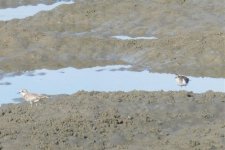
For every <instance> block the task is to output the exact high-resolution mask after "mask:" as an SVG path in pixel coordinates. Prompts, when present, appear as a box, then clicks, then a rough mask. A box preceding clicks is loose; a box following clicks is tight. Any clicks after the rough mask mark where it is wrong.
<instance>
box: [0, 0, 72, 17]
mask: <svg viewBox="0 0 225 150" xmlns="http://www.w3.org/2000/svg"><path fill="white" fill-rule="evenodd" d="M72 3H74V1H68V0H67V1H66V0H64V1H56V3H54V4H52V5H44V4H38V5H35V6H32V5H27V6H19V7H17V8H6V9H0V20H1V21H8V20H12V19H24V18H26V17H29V16H33V15H35V14H37V13H39V12H41V11H49V10H52V9H54V8H56V7H57V6H59V5H63V4H72Z"/></svg>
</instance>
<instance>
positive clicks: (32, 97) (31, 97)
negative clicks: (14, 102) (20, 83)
mask: <svg viewBox="0 0 225 150" xmlns="http://www.w3.org/2000/svg"><path fill="white" fill-rule="evenodd" d="M19 93H20V95H21V96H22V97H23V99H24V100H25V101H27V102H30V104H31V107H32V104H33V103H36V102H39V101H40V100H41V99H46V98H49V97H48V96H45V95H41V94H36V93H30V92H28V90H26V89H22V90H20V91H19Z"/></svg>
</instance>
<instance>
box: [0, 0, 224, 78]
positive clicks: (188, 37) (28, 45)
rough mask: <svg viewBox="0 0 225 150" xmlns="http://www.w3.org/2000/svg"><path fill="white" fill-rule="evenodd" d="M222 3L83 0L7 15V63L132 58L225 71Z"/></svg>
mask: <svg viewBox="0 0 225 150" xmlns="http://www.w3.org/2000/svg"><path fill="white" fill-rule="evenodd" d="M220 3H223V2H219V1H214V2H211V1H210V2H207V1H206V2H204V3H203V2H199V3H198V4H196V2H192V1H185V2H184V3H181V1H178V0H172V1H168V2H166V1H165V0H161V1H153V2H151V3H149V1H147V0H141V1H139V2H138V3H137V2H136V1H134V0H125V1H122V2H118V3H115V1H114V0H109V1H105V2H102V1H99V0H94V1H92V2H86V1H83V0H80V1H76V2H75V3H74V4H71V5H63V6H60V7H58V8H56V9H54V10H52V11H50V12H41V13H39V14H37V15H35V16H33V17H28V18H27V19H23V20H12V21H7V22H1V23H0V48H1V52H0V56H1V57H0V62H1V63H0V69H1V70H3V71H7V72H12V71H24V70H34V69H40V68H62V67H68V66H72V67H93V66H96V65H105V64H131V65H134V66H138V67H139V68H148V69H150V70H152V71H153V72H167V73H179V74H185V75H191V76H208V77H225V71H224V68H225V66H224V64H225V59H224V58H225V48H224V43H225V35H224V30H225V29H224V28H223V27H224V25H225V22H224V21H221V17H222V14H223V13H222V10H224V9H225V8H224V7H225V5H222V4H220ZM215 6H216V7H218V9H213V8H214V7H215ZM199 7H200V8H202V9H199ZM190 8H192V9H191V10H192V11H191V10H190ZM210 8H212V9H210ZM133 10H135V11H133ZM65 12H66V13H65ZM178 12H179V13H178ZM211 14H215V16H214V17H213V16H211ZM137 18H138V19H137ZM165 18H166V19H165ZM193 18H204V19H203V20H202V19H201V20H199V19H193ZM115 35H128V36H134V37H135V36H155V37H157V38H158V40H131V41H120V40H116V39H113V38H111V36H115ZM27 62H29V63H27ZM208 62H210V63H208Z"/></svg>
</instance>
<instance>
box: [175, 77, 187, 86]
mask: <svg viewBox="0 0 225 150" xmlns="http://www.w3.org/2000/svg"><path fill="white" fill-rule="evenodd" d="M175 80H176V83H177V85H179V86H181V87H182V86H186V85H187V84H188V82H189V80H190V79H189V78H188V77H185V76H183V75H177V76H176V77H175Z"/></svg>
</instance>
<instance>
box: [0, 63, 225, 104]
mask: <svg viewBox="0 0 225 150" xmlns="http://www.w3.org/2000/svg"><path fill="white" fill-rule="evenodd" d="M131 68H132V66H129V65H114V66H104V67H93V68H84V69H76V68H72V67H68V68H62V69H58V70H47V69H40V70H35V71H27V72H24V73H10V74H2V75H1V78H0V91H1V97H0V104H4V103H13V102H15V99H18V98H20V95H18V94H17V93H18V91H19V90H21V89H28V90H29V91H31V92H35V93H42V94H48V95H56V94H72V93H75V92H77V91H80V90H85V91H105V92H108V91H125V92H128V91H132V90H144V91H160V90H163V91H179V90H186V91H193V92H195V93H202V92H206V91H209V90H212V91H215V92H225V79H223V78H209V77H204V78H199V77H189V78H190V83H189V84H188V85H187V86H186V87H182V88H181V87H179V86H177V85H176V82H175V75H174V74H165V73H162V74H161V73H151V72H150V71H148V70H144V71H140V72H136V71H131Z"/></svg>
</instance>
